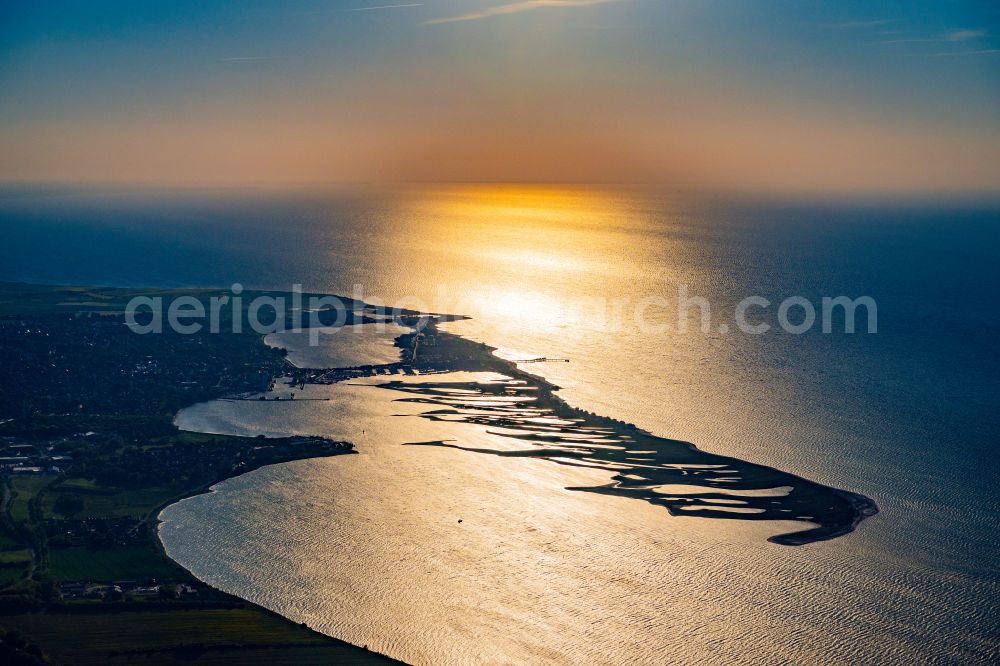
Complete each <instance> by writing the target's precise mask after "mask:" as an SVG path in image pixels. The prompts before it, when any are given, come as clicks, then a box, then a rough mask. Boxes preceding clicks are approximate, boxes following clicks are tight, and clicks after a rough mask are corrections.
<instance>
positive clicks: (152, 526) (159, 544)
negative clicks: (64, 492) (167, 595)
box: [144, 435, 406, 664]
mask: <svg viewBox="0 0 1000 666" xmlns="http://www.w3.org/2000/svg"><path fill="white" fill-rule="evenodd" d="M224 436H229V435H224ZM357 453H358V452H357V450H356V449H354V448H353V445H352V448H351V449H350V450H349V451H344V452H340V453H332V454H329V455H307V456H302V457H297V458H290V459H288V460H281V461H277V462H271V463H267V464H264V465H257V466H254V467H251V468H248V469H245V470H241V471H240V473H239V474H230V475H225V476H223V477H221V478H218V479H216V480H214V481H212V482H210V483H207V484H203V485H202V486H199V487H197V488H194V489H192V490H191V491H190V492H186V493H184V494H182V495H178V496H177V497H173V498H171V499H169V500H167V501H165V502H162V503H161V504H160V505H158V506H157V507H156V508H154V509H153V510H152V511H150V515H148V516H147V517H146V518H144V521H145V525H144V527H145V528H146V529H149V530H150V531H151V532H152V540H153V542H154V544H155V546H156V549H157V551H158V552H159V553H160V555H161V556H162V557H164V558H165V559H167V560H169V561H170V562H172V563H173V564H174V566H176V567H178V568H179V569H180V570H182V571H184V572H185V573H186V574H187V575H188V576H190V577H191V578H192V579H194V580H197V581H199V582H200V583H201V584H202V585H204V586H206V587H208V588H210V589H211V590H213V591H214V592H215V593H216V594H218V595H220V596H222V597H224V598H225V597H229V598H232V599H234V600H235V602H236V603H239V604H241V605H246V606H249V607H251V608H254V609H256V610H258V611H260V612H263V613H264V614H266V615H269V616H271V617H274V618H277V619H280V620H281V621H282V622H287V623H290V624H293V625H295V626H297V627H300V628H302V629H305V630H307V631H309V632H311V633H313V634H316V635H317V636H322V637H323V638H324V639H327V640H329V641H334V642H335V644H337V645H343V646H349V647H351V648H354V649H357V650H363V651H364V652H367V653H368V654H370V655H371V656H372V657H373V658H377V659H384V660H385V663H387V664H405V663H406V662H403V661H400V660H398V659H396V658H394V657H390V656H389V655H387V654H383V653H381V652H378V651H376V650H372V649H371V648H369V647H368V646H367V645H355V644H354V643H350V642H348V641H345V640H343V639H341V638H337V637H336V636H330V635H329V634H325V633H323V632H322V631H319V630H317V629H313V628H312V627H310V626H309V625H308V624H306V623H305V622H295V621H294V620H292V619H291V618H288V617H285V616H284V615H282V614H281V613H278V612H277V611H273V610H271V609H270V608H267V607H266V606H262V605H260V604H258V603H256V602H253V601H250V600H249V599H244V598H243V597H239V596H237V595H235V594H231V593H229V592H226V591H224V590H220V589H219V588H217V587H216V586H214V585H212V584H211V583H209V582H207V581H205V580H202V579H201V578H200V577H199V576H197V575H196V574H195V573H194V572H192V571H191V570H190V569H188V568H187V567H186V566H184V565H183V564H181V563H180V562H178V561H177V560H175V559H174V558H172V557H171V556H170V554H169V553H168V552H167V549H166V546H165V545H164V543H163V540H162V539H161V538H160V526H161V525H162V524H163V523H164V521H163V520H162V519H161V518H160V515H161V514H162V513H163V511H165V510H166V509H167V508H169V507H171V506H173V505H175V504H179V503H180V502H183V501H184V500H187V499H191V498H192V497H198V496H200V495H205V494H210V493H213V492H216V491H215V486H217V485H219V484H221V483H224V482H226V481H230V480H232V479H237V478H239V477H241V476H244V475H246V474H250V473H252V472H256V471H259V470H262V469H266V468H268V467H277V466H279V465H286V464H288V463H293V462H297V461H300V460H314V459H316V460H318V459H320V458H334V457H337V456H342V455H356V454H357Z"/></svg>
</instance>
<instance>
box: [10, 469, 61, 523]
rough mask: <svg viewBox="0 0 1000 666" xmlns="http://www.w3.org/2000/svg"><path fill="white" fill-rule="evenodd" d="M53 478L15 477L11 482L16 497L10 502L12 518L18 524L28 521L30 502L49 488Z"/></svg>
mask: <svg viewBox="0 0 1000 666" xmlns="http://www.w3.org/2000/svg"><path fill="white" fill-rule="evenodd" d="M54 478H55V477H53V476H15V477H12V478H11V480H10V484H11V487H12V489H13V491H14V493H15V494H14V497H13V499H12V500H11V502H10V517H11V518H12V519H13V520H15V521H17V522H24V521H26V520H28V502H30V501H31V498H32V497H34V496H35V495H37V494H38V491H40V490H41V489H42V488H44V487H45V486H47V485H48V484H49V483H51V482H52V480H53V479H54Z"/></svg>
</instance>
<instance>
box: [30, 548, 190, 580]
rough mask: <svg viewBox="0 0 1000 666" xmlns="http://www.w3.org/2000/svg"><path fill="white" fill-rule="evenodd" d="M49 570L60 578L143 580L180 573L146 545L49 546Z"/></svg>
mask: <svg viewBox="0 0 1000 666" xmlns="http://www.w3.org/2000/svg"><path fill="white" fill-rule="evenodd" d="M49 573H50V575H51V576H52V577H53V578H55V579H56V580H60V581H77V580H92V581H111V580H125V579H128V580H143V579H146V578H177V577H178V576H179V575H181V573H180V570H179V569H178V568H177V567H175V566H174V565H172V564H171V563H170V562H169V561H167V560H166V559H165V558H164V557H162V556H161V555H160V554H159V553H158V552H156V551H155V550H153V549H152V548H151V547H147V546H119V547H117V548H108V549H90V548H84V547H80V546H74V547H72V548H53V549H51V550H50V551H49Z"/></svg>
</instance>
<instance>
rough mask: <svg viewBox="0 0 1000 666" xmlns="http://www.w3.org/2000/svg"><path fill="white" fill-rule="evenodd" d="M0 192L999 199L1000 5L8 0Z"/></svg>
mask: <svg viewBox="0 0 1000 666" xmlns="http://www.w3.org/2000/svg"><path fill="white" fill-rule="evenodd" d="M0 179H2V180H44V181H88V180H97V181H148V182H171V183H175V182H194V183H221V182H247V181H265V182H291V181H303V182H327V181H369V180H383V179H388V180H460V181H476V180H503V181H600V182H666V183H681V184H695V185H707V186H712V187H725V188H762V189H769V190H771V189H787V190H826V191H840V190H848V191H861V190H864V191H868V190H914V189H917V190H935V191H937V190H994V191H996V190H1000V3H996V2H983V3H960V2H954V3H953V2H945V1H943V0H941V1H936V2H922V1H916V0H914V1H908V2H845V1H839V2H829V3H820V2H807V1H804V0H800V1H790V2H777V1H760V2H740V1H738V0H722V1H719V2H714V1H711V0H521V1H514V2H507V1H505V0H422V1H421V0H353V1H350V0H325V1H318V0H311V1H308V2H301V3H291V2H278V1H275V2H267V1H252V0H249V1H244V2H232V3H222V2H218V3H206V2H201V1H194V0H192V1H190V2H188V1H175V2H170V1H166V0H165V1H163V2H135V1H134V0H129V1H123V2H106V1H101V0H89V1H88V2H61V3H54V2H51V3H50V2H44V1H42V0H35V1H24V2H18V1H7V2H3V3H2V5H0Z"/></svg>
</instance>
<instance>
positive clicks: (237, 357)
mask: <svg viewBox="0 0 1000 666" xmlns="http://www.w3.org/2000/svg"><path fill="white" fill-rule="evenodd" d="M182 293H185V294H193V295H195V296H196V297H197V298H199V299H206V300H207V299H208V298H209V297H210V296H211V295H214V294H217V293H221V292H218V291H208V290H200V291H191V290H186V291H184V292H179V291H162V290H161V291H156V290H119V289H90V288H63V287H38V286H29V285H17V284H0V369H2V370H0V484H2V503H0V634H2V636H0V663H4V664H7V663H10V664H18V663H23V664H38V663H57V664H117V663H129V664H173V663H197V664H215V663H226V664H231V663H240V664H253V663H262V664H279V663H280V664H313V663H315V664H384V663H394V662H392V660H389V659H387V658H385V657H382V656H381V655H377V654H375V653H372V652H370V651H368V650H365V649H363V648H360V647H356V646H353V645H349V644H347V643H344V642H342V641H338V640H335V639H333V638H329V637H327V636H323V635H321V634H318V633H316V632H313V631H311V630H309V629H308V628H306V627H303V626H300V625H297V624H295V623H292V622H290V621H288V620H286V619H284V618H282V617H280V616H278V615H276V614H274V613H271V612H269V611H267V610H265V609H263V608H260V607H259V606H256V605H254V604H251V603H248V602H246V601H243V600H241V599H238V598H236V597H232V596H230V595H227V594H224V593H222V592H220V591H217V590H215V589H213V588H211V587H209V586H207V585H205V584H203V583H201V582H200V581H198V580H197V579H195V578H194V577H193V576H191V575H190V574H189V573H188V572H186V571H185V570H183V569H181V568H180V567H178V566H177V565H176V564H174V563H173V562H172V561H171V560H170V559H169V558H167V557H166V555H165V554H164V552H163V550H162V547H161V544H160V541H159V539H158V538H157V536H156V515H157V514H158V513H159V510H160V509H161V508H162V507H163V506H166V505H167V504H170V503H172V502H174V501H177V500H178V499H180V498H182V497H185V496H189V495H192V494H196V493H199V492H203V491H204V490H206V489H207V488H208V487H209V486H211V485H212V484H213V483H216V482H218V481H220V480H222V479H225V478H228V477H231V476H235V475H238V474H242V473H245V472H247V471H250V470H253V469H255V468H257V467H260V466H262V465H268V464H273V463H280V462H286V461H290V460H297V459H302V458H309V457H317V456H333V455H345V454H350V453H353V447H352V446H351V444H349V443H347V442H334V441H330V440H327V439H323V438H316V437H294V438H284V439H266V440H265V439H260V438H244V437H227V436H221V435H202V434H194V433H185V432H180V431H178V430H177V428H176V427H175V426H174V425H173V424H172V418H173V415H174V414H175V413H176V412H177V410H178V409H180V408H182V407H184V406H186V405H190V404H192V403H194V402H198V401H201V400H206V399H211V398H215V397H220V396H223V395H230V394H234V393H242V392H250V391H258V390H260V389H261V388H263V387H266V386H267V385H268V384H269V382H270V381H271V378H272V377H273V376H275V375H276V374H279V373H280V372H283V371H284V369H285V368H286V363H285V361H284V353H283V352H282V351H281V350H273V349H270V348H268V347H267V346H266V345H264V344H263V342H262V341H261V336H260V335H258V334H256V333H254V332H252V331H249V330H248V329H244V330H247V331H248V332H246V333H240V334H236V333H232V332H226V331H227V330H230V329H231V327H228V328H227V327H225V326H223V327H222V330H223V332H222V333H220V334H208V333H201V334H195V335H178V334H174V333H170V332H165V333H163V334H158V335H136V334H135V333H133V332H131V331H129V330H128V329H127V328H126V327H125V326H124V320H123V316H122V314H121V312H122V308H123V306H124V303H125V302H126V301H127V300H128V299H129V298H131V296H133V295H136V294H145V295H162V296H164V297H165V299H169V298H170V297H171V296H178V295H181V294H182ZM254 295H255V294H254V293H249V294H247V296H248V298H247V300H248V301H249V300H250V299H252V298H253V296H254ZM347 303H350V301H347Z"/></svg>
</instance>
